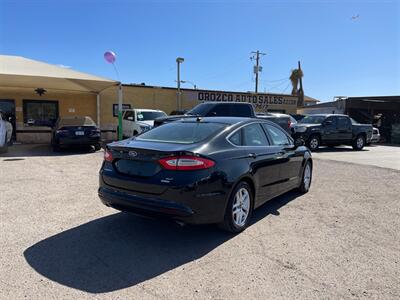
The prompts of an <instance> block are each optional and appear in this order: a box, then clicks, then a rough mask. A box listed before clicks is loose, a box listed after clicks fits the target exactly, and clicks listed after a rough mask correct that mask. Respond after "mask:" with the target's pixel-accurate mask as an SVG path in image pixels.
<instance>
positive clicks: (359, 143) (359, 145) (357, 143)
mask: <svg viewBox="0 0 400 300" xmlns="http://www.w3.org/2000/svg"><path fill="white" fill-rule="evenodd" d="M364 146H365V137H364V136H363V135H359V136H357V137H356V139H355V140H354V141H353V149H354V150H356V151H360V150H362V149H363V148H364Z"/></svg>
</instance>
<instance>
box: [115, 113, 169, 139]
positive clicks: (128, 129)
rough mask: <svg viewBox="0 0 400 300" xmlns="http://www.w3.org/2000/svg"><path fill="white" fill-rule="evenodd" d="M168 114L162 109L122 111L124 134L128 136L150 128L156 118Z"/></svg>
mask: <svg viewBox="0 0 400 300" xmlns="http://www.w3.org/2000/svg"><path fill="white" fill-rule="evenodd" d="M166 116H167V114H166V113H165V112H163V111H162V110H154V109H126V110H124V111H123V112H122V135H123V136H124V137H125V138H128V137H132V136H135V135H138V134H140V133H142V132H143V131H147V130H150V129H151V128H153V126H154V120H155V119H157V118H159V117H166Z"/></svg>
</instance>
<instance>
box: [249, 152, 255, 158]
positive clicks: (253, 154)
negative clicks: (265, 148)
mask: <svg viewBox="0 0 400 300" xmlns="http://www.w3.org/2000/svg"><path fill="white" fill-rule="evenodd" d="M248 157H251V158H256V157H257V154H255V153H249V155H248Z"/></svg>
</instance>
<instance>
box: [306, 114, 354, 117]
mask: <svg viewBox="0 0 400 300" xmlns="http://www.w3.org/2000/svg"><path fill="white" fill-rule="evenodd" d="M306 116H310V117H311V116H317V117H331V116H340V117H348V115H344V114H308V115H306Z"/></svg>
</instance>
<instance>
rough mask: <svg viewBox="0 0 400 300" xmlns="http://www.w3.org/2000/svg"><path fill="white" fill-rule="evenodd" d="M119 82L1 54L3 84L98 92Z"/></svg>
mask: <svg viewBox="0 0 400 300" xmlns="http://www.w3.org/2000/svg"><path fill="white" fill-rule="evenodd" d="M118 84H119V82H118V81H114V80H111V79H107V78H102V77H98V76H94V75H90V74H87V73H82V72H78V71H74V70H71V69H69V68H63V67H59V66H56V65H51V64H47V63H44V62H41V61H37V60H32V59H28V58H25V57H21V56H10V55H0V87H19V88H44V89H55V90H66V91H78V92H90V93H98V92H101V91H102V90H104V89H106V88H108V87H110V86H114V85H118Z"/></svg>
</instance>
